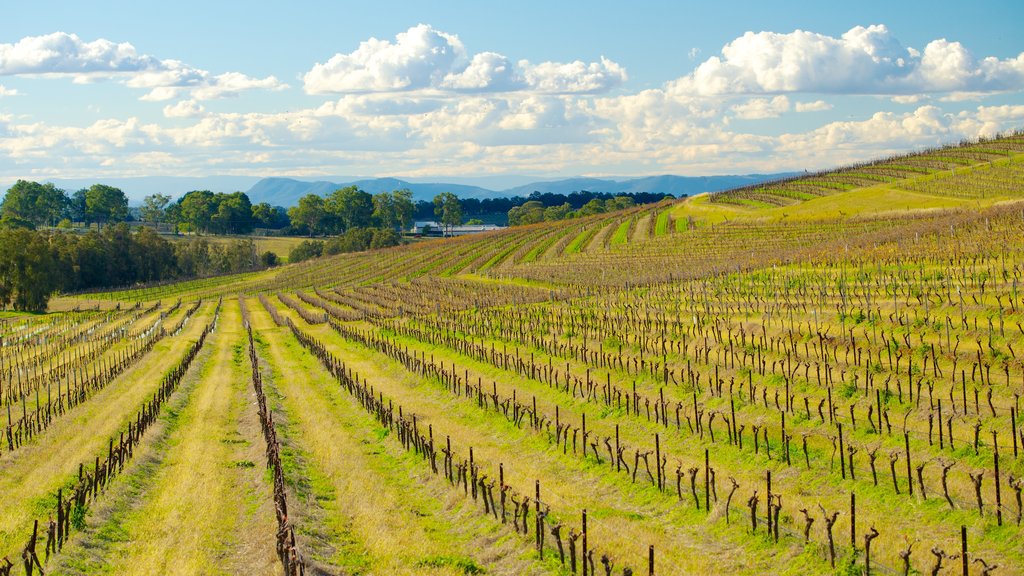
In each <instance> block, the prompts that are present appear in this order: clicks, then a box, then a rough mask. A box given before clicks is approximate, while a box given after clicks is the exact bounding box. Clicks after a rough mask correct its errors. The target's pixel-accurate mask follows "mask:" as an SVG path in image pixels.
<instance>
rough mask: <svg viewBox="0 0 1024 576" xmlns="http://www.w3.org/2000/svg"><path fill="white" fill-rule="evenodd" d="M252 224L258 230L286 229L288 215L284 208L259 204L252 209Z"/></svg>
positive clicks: (263, 203)
mask: <svg viewBox="0 0 1024 576" xmlns="http://www.w3.org/2000/svg"><path fill="white" fill-rule="evenodd" d="M252 219H253V223H254V224H255V225H256V227H258V228H274V229H279V228H287V227H288V224H290V222H289V221H288V213H287V212H286V211H285V209H284V208H281V207H279V206H271V205H270V204H268V203H266V202H260V203H259V204H256V205H254V206H253V207H252Z"/></svg>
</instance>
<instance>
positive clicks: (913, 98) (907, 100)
mask: <svg viewBox="0 0 1024 576" xmlns="http://www.w3.org/2000/svg"><path fill="white" fill-rule="evenodd" d="M927 99H928V96H926V95H924V94H901V95H899V96H893V97H892V101H893V102H895V103H897V104H917V103H918V102H924V101H925V100H927Z"/></svg>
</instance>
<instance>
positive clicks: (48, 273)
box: [0, 229, 60, 312]
mask: <svg viewBox="0 0 1024 576" xmlns="http://www.w3.org/2000/svg"><path fill="white" fill-rule="evenodd" d="M59 287H60V275H59V274H58V267H57V261H56V259H55V258H54V253H53V251H52V249H51V248H50V245H49V243H48V242H47V240H46V236H45V235H43V234H40V233H38V232H34V231H32V230H26V229H14V230H3V231H0V307H3V308H7V307H8V306H10V307H12V308H14V309H15V310H24V311H27V312H45V311H46V306H47V304H48V303H49V300H50V296H51V295H52V294H53V293H54V292H55V291H56V290H57V289H58V288H59Z"/></svg>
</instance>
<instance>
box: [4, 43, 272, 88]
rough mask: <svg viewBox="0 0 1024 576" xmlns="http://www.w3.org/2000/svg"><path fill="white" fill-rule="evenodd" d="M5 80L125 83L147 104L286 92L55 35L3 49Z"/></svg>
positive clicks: (125, 48) (129, 49)
mask: <svg viewBox="0 0 1024 576" xmlns="http://www.w3.org/2000/svg"><path fill="white" fill-rule="evenodd" d="M0 76H42V77H70V78H72V79H73V80H74V81H75V82H77V83H89V82H94V81H97V80H104V79H110V78H115V79H120V80H122V81H123V82H124V84H125V85H126V86H129V87H132V88H142V89H147V90H149V92H148V93H147V94H146V95H145V96H143V99H144V100H153V101H159V100H170V99H172V98H176V97H178V96H179V95H181V94H183V93H187V94H190V95H191V97H192V98H195V99H198V100H211V99H217V98H224V97H228V96H236V95H238V94H239V93H241V92H243V91H245V90H253V89H264V90H279V89H283V88H285V87H286V85H285V84H282V83H281V82H279V81H278V80H277V79H276V78H274V77H273V76H268V77H266V78H251V77H249V76H246V75H245V74H242V73H239V72H227V73H223V74H217V75H214V74H211V73H210V72H208V71H206V70H200V69H198V68H193V67H191V66H188V65H186V64H184V63H182V62H180V61H178V60H161V59H158V58H156V57H153V56H149V55H146V54H139V53H138V51H137V50H136V49H135V47H134V46H132V45H131V44H129V43H127V42H121V43H115V42H112V41H110V40H105V39H102V38H101V39H98V40H93V41H91V42H87V41H84V40H82V39H81V38H79V37H78V36H77V35H75V34H68V33H65V32H54V33H52V34H46V35H43V36H27V37H25V38H22V39H21V40H19V41H18V42H15V43H14V44H0Z"/></svg>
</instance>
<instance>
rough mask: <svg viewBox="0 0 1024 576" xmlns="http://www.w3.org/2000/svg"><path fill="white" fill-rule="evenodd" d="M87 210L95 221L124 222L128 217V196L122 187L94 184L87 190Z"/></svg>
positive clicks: (90, 217)
mask: <svg viewBox="0 0 1024 576" xmlns="http://www.w3.org/2000/svg"><path fill="white" fill-rule="evenodd" d="M85 211H86V214H88V217H89V219H90V220H92V221H95V222H100V223H107V222H123V221H124V220H125V218H127V217H128V197H127V196H125V195H124V192H123V191H121V189H120V188H114V187H113V186H107V185H106V184H93V185H92V186H90V187H89V189H88V190H86V191H85Z"/></svg>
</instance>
